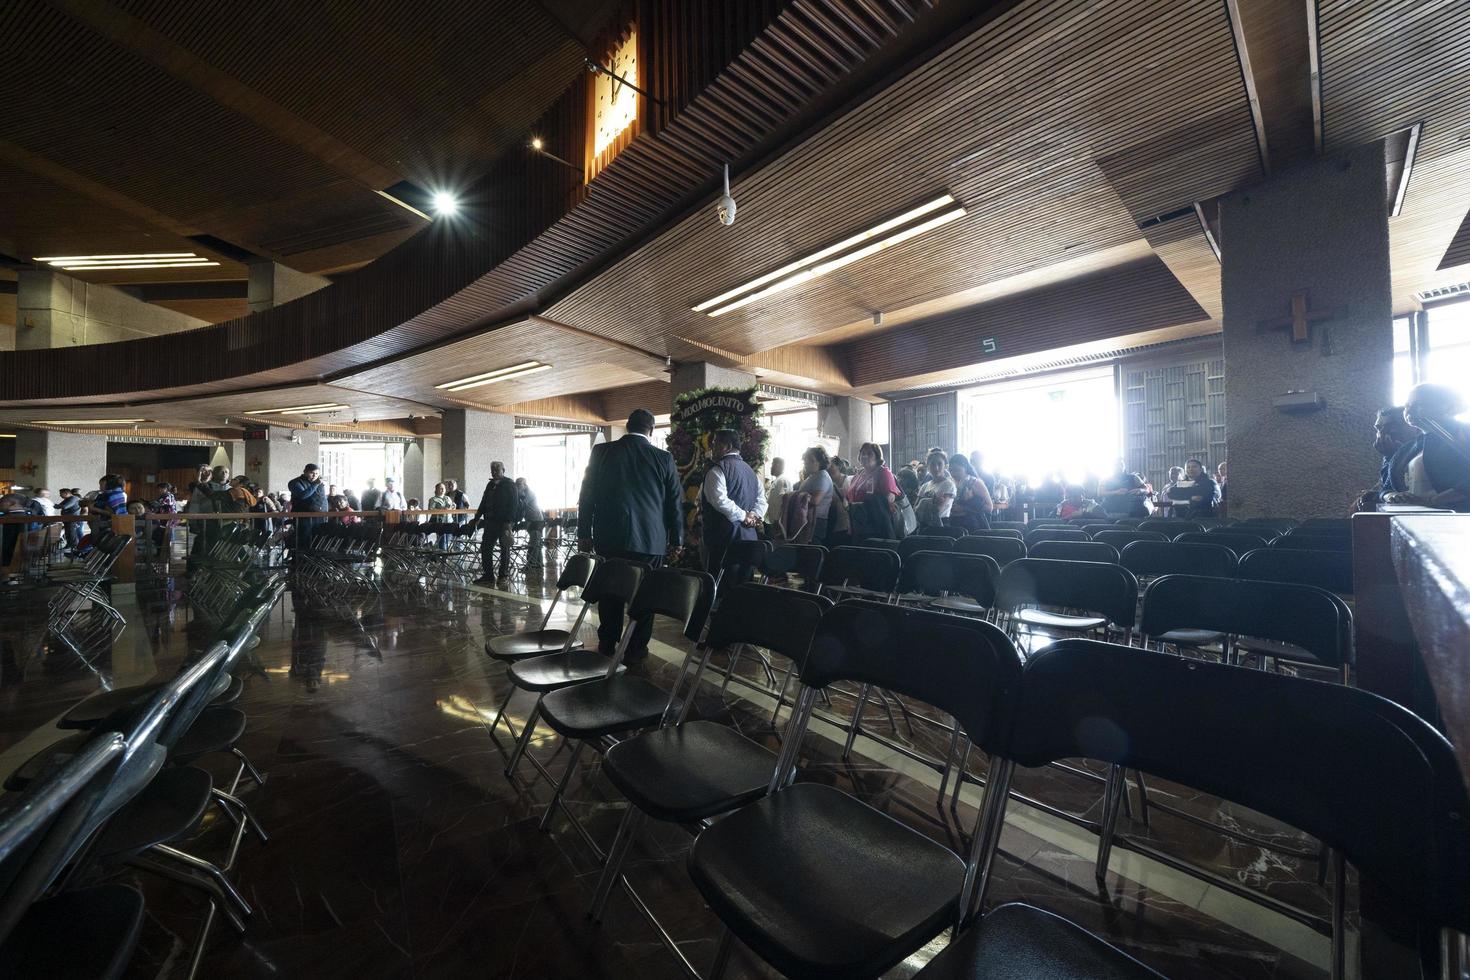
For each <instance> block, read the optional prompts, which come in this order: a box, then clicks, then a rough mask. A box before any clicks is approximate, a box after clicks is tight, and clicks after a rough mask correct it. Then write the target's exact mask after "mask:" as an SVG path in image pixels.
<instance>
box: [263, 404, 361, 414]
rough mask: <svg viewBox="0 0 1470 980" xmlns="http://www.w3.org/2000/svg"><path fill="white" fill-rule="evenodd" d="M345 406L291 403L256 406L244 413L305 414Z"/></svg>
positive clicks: (333, 409) (344, 406) (343, 406)
mask: <svg viewBox="0 0 1470 980" xmlns="http://www.w3.org/2000/svg"><path fill="white" fill-rule="evenodd" d="M346 407H347V406H346V405H339V404H337V403H336V402H319V403H318V404H316V405H292V406H291V407H290V408H257V409H256V410H255V411H253V412H246V413H245V414H246V415H305V414H307V413H309V412H328V411H335V410H337V409H340V408H346Z"/></svg>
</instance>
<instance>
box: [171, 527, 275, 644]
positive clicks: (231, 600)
mask: <svg viewBox="0 0 1470 980" xmlns="http://www.w3.org/2000/svg"><path fill="white" fill-rule="evenodd" d="M200 523H201V524H203V523H205V522H200ZM208 525H209V526H208V527H207V528H206V529H204V530H203V531H201V532H200V535H199V537H198V539H197V542H198V543H197V544H196V553H195V554H193V555H191V556H190V559H189V604H190V606H191V607H192V608H193V609H194V611H195V612H198V613H200V614H201V615H203V616H204V617H205V618H207V619H208V620H209V621H211V622H214V623H221V622H224V621H225V620H226V619H228V618H229V616H230V614H231V612H232V611H233V610H234V609H235V607H236V606H237V604H238V603H239V601H240V599H241V597H242V596H244V595H245V594H246V593H247V592H249V591H250V590H251V589H252V588H254V587H255V586H256V585H258V584H259V582H260V580H261V577H262V575H263V574H265V572H266V571H267V570H268V569H269V567H270V565H271V555H272V554H273V553H274V552H275V550H276V549H277V548H278V547H279V546H280V543H281V541H282V540H284V538H285V535H286V529H285V528H284V527H282V528H278V529H276V530H275V531H267V530H266V529H265V528H264V527H263V526H262V525H260V524H258V523H256V522H245V521H240V522H234V521H229V522H224V521H211V522H208Z"/></svg>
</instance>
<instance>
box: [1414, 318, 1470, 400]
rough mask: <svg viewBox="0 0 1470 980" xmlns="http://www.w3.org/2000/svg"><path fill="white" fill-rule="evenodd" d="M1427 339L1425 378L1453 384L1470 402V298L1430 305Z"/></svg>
mask: <svg viewBox="0 0 1470 980" xmlns="http://www.w3.org/2000/svg"><path fill="white" fill-rule="evenodd" d="M1426 339H1427V343H1426V344H1425V347H1426V348H1427V349H1426V350H1425V352H1424V358H1423V367H1422V371H1421V378H1422V380H1424V381H1432V382H1434V383H1435V384H1441V385H1447V386H1449V387H1451V388H1454V389H1455V390H1456V391H1458V392H1459V393H1460V395H1461V396H1462V397H1463V398H1464V399H1465V400H1466V401H1467V402H1470V302H1465V303H1451V304H1448V305H1446V306H1435V307H1431V308H1430V310H1429V334H1428V337H1427V338H1426ZM1460 417H1461V418H1462V419H1463V418H1466V417H1467V416H1466V415H1462V416H1460Z"/></svg>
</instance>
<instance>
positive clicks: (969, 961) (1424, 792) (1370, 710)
mask: <svg viewBox="0 0 1470 980" xmlns="http://www.w3.org/2000/svg"><path fill="white" fill-rule="evenodd" d="M1013 717H1014V719H1015V723H1014V727H1013V728H1012V729H1011V730H1010V733H1009V739H1008V742H1007V744H1006V745H1005V746H1004V747H1003V748H1002V749H1000V752H1001V754H1002V756H1003V759H1004V761H1003V762H1002V763H1001V766H1000V770H999V771H998V772H997V774H996V776H995V777H993V778H992V782H991V786H990V789H989V790H988V791H987V799H988V798H989V796H990V792H991V791H994V790H996V789H998V788H1001V787H1004V785H1005V783H1006V782H1007V781H1008V779H1009V776H1010V772H1011V770H1010V768H1008V767H1009V766H1011V765H1013V764H1018V765H1022V766H1026V767H1030V768H1034V767H1037V766H1042V765H1046V764H1048V763H1051V762H1054V761H1056V760H1058V759H1069V758H1088V759H1093V760H1096V761H1099V762H1104V763H1107V764H1108V765H1109V767H1110V774H1111V777H1112V778H1111V779H1110V782H1109V785H1110V789H1111V792H1110V793H1109V795H1108V800H1107V805H1106V807H1105V810H1104V816H1103V825H1104V834H1103V839H1102V841H1101V846H1100V847H1099V851H1098V858H1097V864H1096V868H1095V873H1096V875H1097V877H1098V878H1099V879H1101V878H1102V877H1103V876H1104V874H1105V873H1106V871H1107V867H1108V860H1109V857H1110V851H1111V845H1112V843H1113V841H1114V839H1115V837H1116V833H1115V828H1116V822H1117V813H1118V804H1119V801H1120V799H1121V798H1122V796H1123V792H1122V780H1121V775H1120V774H1121V772H1122V771H1123V770H1125V769H1135V770H1138V771H1142V772H1147V773H1149V774H1151V775H1155V776H1158V777H1161V778H1163V779H1167V780H1171V781H1174V782H1178V783H1181V784H1184V785H1186V786H1189V787H1191V788H1193V789H1196V790H1200V791H1203V792H1204V793H1207V794H1209V795H1212V796H1217V797H1220V798H1222V799H1225V800H1229V801H1231V802H1234V803H1238V804H1240V805H1243V806H1246V807H1249V808H1250V809H1252V810H1254V811H1257V812H1259V813H1262V814H1265V815H1267V816H1269V817H1272V818H1274V819H1276V820H1280V821H1282V822H1284V823H1286V824H1289V825H1291V826H1292V827H1295V828H1297V829H1299V830H1302V831H1305V832H1306V833H1308V834H1310V835H1312V836H1313V837H1315V838H1317V839H1318V840H1321V841H1322V842H1323V843H1324V844H1325V845H1327V846H1330V847H1331V848H1332V853H1333V865H1334V882H1333V903H1332V916H1331V922H1330V924H1327V925H1328V929H1329V931H1330V934H1331V936H1332V958H1331V965H1332V976H1333V977H1334V978H1337V980H1340V978H1341V977H1343V976H1344V975H1345V973H1346V966H1347V963H1346V960H1347V957H1346V942H1345V940H1346V932H1347V929H1346V921H1345V905H1346V894H1347V880H1346V873H1345V872H1346V867H1345V866H1346V862H1347V861H1351V862H1352V863H1353V864H1354V865H1355V866H1356V867H1357V868H1359V869H1360V870H1361V872H1362V873H1363V876H1364V877H1365V878H1371V879H1372V880H1373V881H1374V882H1375V884H1377V885H1378V886H1380V887H1382V888H1383V889H1385V891H1387V893H1388V894H1389V895H1391V896H1392V900H1393V901H1395V902H1397V903H1401V904H1402V905H1403V906H1404V907H1405V908H1408V909H1411V910H1413V911H1414V912H1415V913H1416V914H1417V915H1418V916H1419V917H1420V918H1421V919H1422V920H1423V921H1425V922H1426V924H1428V925H1430V926H1432V927H1433V928H1436V929H1439V930H1441V939H1440V943H1439V945H1440V947H1441V949H1442V950H1444V951H1446V952H1450V953H1452V954H1455V953H1458V951H1459V949H1460V948H1461V947H1462V945H1463V933H1464V931H1465V930H1466V929H1467V927H1470V893H1467V889H1466V878H1465V872H1464V869H1465V868H1466V867H1467V866H1470V835H1467V829H1466V822H1465V820H1464V814H1465V813H1466V812H1467V811H1466V806H1467V800H1466V796H1465V789H1464V784H1463V782H1462V780H1461V777H1460V774H1459V767H1458V765H1457V764H1456V761H1455V757H1454V751H1453V749H1452V748H1451V746H1450V745H1449V743H1448V742H1447V741H1445V739H1444V737H1443V736H1441V735H1440V734H1439V733H1438V732H1436V731H1434V730H1433V728H1431V727H1430V726H1429V725H1428V724H1427V723H1426V722H1424V721H1423V720H1422V719H1420V718H1418V717H1416V716H1414V715H1413V714H1411V713H1410V712H1408V711H1407V710H1405V709H1404V708H1402V707H1400V706H1398V705H1396V704H1393V703H1391V702H1389V701H1387V700H1385V699H1383V698H1380V697H1378V696H1376V695H1373V694H1369V693H1367V692H1365V691H1359V690H1354V689H1351V688H1346V687H1342V686H1340V685H1333V684H1321V683H1317V682H1314V681H1309V680H1303V679H1301V678H1294V677H1283V676H1280V675H1271V674H1263V673H1261V672H1259V671H1247V670H1240V669H1238V668H1235V667H1229V666H1224V665H1218V664H1208V663H1200V662H1198V661H1187V660H1180V659H1178V658H1175V657H1167V656H1160V655H1157V654H1151V653H1148V652H1145V651H1140V650H1138V649H1136V648H1128V647H1119V646H1115V645H1112V644H1105V643H1096V642H1090V641H1086V640H1064V641H1062V642H1060V643H1057V644H1055V645H1053V646H1051V647H1050V648H1048V649H1047V650H1046V651H1045V652H1044V653H1042V654H1039V655H1038V656H1036V657H1033V658H1032V659H1031V660H1030V661H1029V662H1028V663H1027V664H1026V667H1025V671H1024V674H1023V676H1022V681H1021V695H1020V697H1019V698H1018V699H1017V702H1016V705H1015V711H1014V716H1013ZM1284 747H1289V751H1288V750H1285V749H1284ZM995 799H996V800H997V801H998V802H999V803H1000V809H1001V817H1002V818H1003V817H1004V805H1005V799H1006V796H1005V794H1004V793H1002V792H996V793H995ZM995 844H996V842H995V841H993V840H992V841H988V842H987V846H988V848H989V850H990V851H991V852H992V853H993V851H994V849H995ZM1125 846H1127V847H1129V848H1130V849H1132V850H1137V851H1140V852H1143V853H1146V854H1151V853H1157V852H1153V851H1152V849H1151V848H1149V847H1147V845H1145V844H1142V843H1140V842H1126V843H1125ZM985 860H987V858H985V857H982V858H981V862H982V864H983V863H984V861H985ZM984 884H985V882H984V881H983V880H982V881H981V885H982V889H981V891H980V894H979V896H978V900H977V902H976V905H977V906H983V902H984V897H985V896H984V890H983V885H984ZM1064 926H1065V927H1063V924H1059V923H1057V922H1056V921H1055V920H1054V919H1053V918H1052V917H1050V915H1049V914H1048V913H1042V912H1040V910H1037V909H1034V908H1031V907H1029V906H1016V905H1005V906H1001V907H1000V908H999V909H996V910H995V911H993V912H991V913H989V914H988V915H986V916H983V917H981V918H980V920H979V921H978V923H977V924H976V925H975V926H974V927H972V928H971V929H969V930H968V931H966V932H964V933H962V934H961V935H960V937H959V938H958V939H957V940H956V941H955V942H954V943H952V944H951V945H950V947H949V948H947V949H946V950H944V951H943V952H942V953H940V955H939V956H937V957H935V959H934V960H933V961H932V962H931V963H930V964H929V965H928V966H927V967H926V968H925V969H923V970H921V971H920V972H919V974H918V977H919V978H921V980H948V978H959V977H964V978H970V977H975V976H982V975H983V976H1014V977H1032V976H1036V977H1041V976H1048V977H1054V976H1069V977H1083V976H1087V977H1100V976H1108V977H1125V978H1135V977H1148V976H1151V974H1149V973H1143V972H1140V967H1139V965H1138V964H1137V962H1136V961H1134V960H1132V959H1131V958H1130V957H1128V956H1126V954H1123V953H1122V952H1120V951H1119V950H1117V949H1116V948H1113V947H1111V946H1109V945H1108V944H1106V943H1104V942H1103V941H1102V940H1100V939H1098V938H1097V937H1095V936H1093V935H1091V934H1090V933H1087V932H1085V931H1084V930H1082V929H1081V928H1079V927H1077V926H1075V925H1072V924H1070V923H1065V924H1064ZM982 965H983V970H984V972H980V971H981V969H982ZM1460 967H1461V964H1460V963H1459V962H1458V956H1455V955H1451V956H1447V957H1445V959H1444V960H1443V961H1442V962H1441V972H1442V975H1443V976H1451V975H1454V976H1459V970H1460Z"/></svg>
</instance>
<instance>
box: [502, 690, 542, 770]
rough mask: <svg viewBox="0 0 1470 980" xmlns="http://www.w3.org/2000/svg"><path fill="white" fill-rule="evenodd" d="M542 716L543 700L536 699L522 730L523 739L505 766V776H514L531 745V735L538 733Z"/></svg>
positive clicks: (517, 743)
mask: <svg viewBox="0 0 1470 980" xmlns="http://www.w3.org/2000/svg"><path fill="white" fill-rule="evenodd" d="M540 714H541V699H540V698H539V697H538V698H537V699H536V704H535V705H534V706H533V707H532V708H531V713H530V714H529V715H527V716H526V727H524V728H522V729H521V737H520V739H519V740H517V742H516V747H515V750H514V751H513V752H511V754H510V761H509V762H507V763H506V764H505V774H506V775H507V776H514V775H515V771H516V764H517V763H518V762H520V761H521V756H522V755H523V754H525V751H526V747H527V746H528V745H530V744H531V734H532V733H533V732H535V731H536V718H537V717H538V716H539V715H540Z"/></svg>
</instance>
